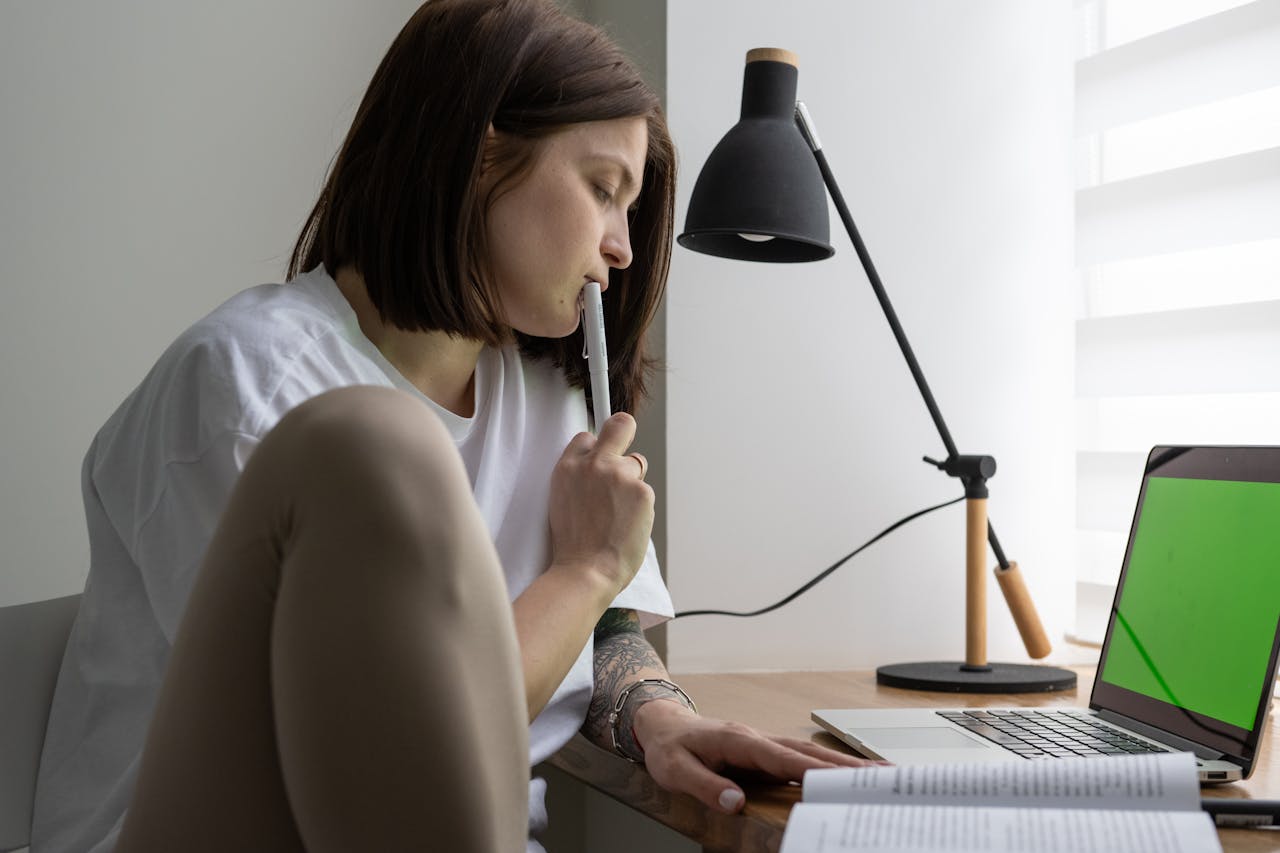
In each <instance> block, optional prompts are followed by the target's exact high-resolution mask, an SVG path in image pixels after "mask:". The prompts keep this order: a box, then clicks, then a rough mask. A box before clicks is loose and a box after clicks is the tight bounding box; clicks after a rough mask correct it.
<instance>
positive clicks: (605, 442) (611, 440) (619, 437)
mask: <svg viewBox="0 0 1280 853" xmlns="http://www.w3.org/2000/svg"><path fill="white" fill-rule="evenodd" d="M635 437H636V419H635V418H633V417H631V415H629V414H627V413H626V412H618V413H617V414H616V415H611V416H610V417H609V419H608V420H607V421H605V422H604V425H603V426H601V427H600V432H599V434H598V435H597V436H596V447H597V448H599V449H600V450H603V451H606V452H608V453H614V454H616V455H618V456H621V455H623V454H624V453H626V452H627V448H628V447H630V446H631V442H632V441H633V440H634V439H635Z"/></svg>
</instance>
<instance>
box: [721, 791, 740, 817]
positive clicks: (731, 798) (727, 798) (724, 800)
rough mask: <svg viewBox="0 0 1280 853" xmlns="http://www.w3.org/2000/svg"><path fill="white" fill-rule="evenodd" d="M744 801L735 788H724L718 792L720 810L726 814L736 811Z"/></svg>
mask: <svg viewBox="0 0 1280 853" xmlns="http://www.w3.org/2000/svg"><path fill="white" fill-rule="evenodd" d="M744 799H746V798H745V797H744V796H743V794H742V792H741V791H739V790H738V789H737V788H725V789H724V790H723V791H721V792H720V808H722V809H724V810H725V811H727V812H732V811H737V809H738V806H740V805H742V801H743V800H744Z"/></svg>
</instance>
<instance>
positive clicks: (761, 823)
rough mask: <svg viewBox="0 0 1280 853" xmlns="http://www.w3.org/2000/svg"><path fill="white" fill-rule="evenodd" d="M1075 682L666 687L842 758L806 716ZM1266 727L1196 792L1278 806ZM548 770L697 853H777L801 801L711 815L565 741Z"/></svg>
mask: <svg viewBox="0 0 1280 853" xmlns="http://www.w3.org/2000/svg"><path fill="white" fill-rule="evenodd" d="M1071 669H1073V670H1075V671H1076V672H1077V673H1078V675H1079V679H1080V681H1079V686H1078V687H1077V688H1076V690H1074V691H1069V692H1062V693H1039V694H1022V695H1012V696H1009V695H990V696H984V695H977V694H941V693H920V692H916V691H911V690H899V689H896V688H892V687H880V686H878V685H877V684H876V683H875V673H872V672H779V673H758V674H742V675H678V676H675V680H676V681H677V682H678V683H679V684H680V685H681V686H682V687H684V688H685V689H686V690H687V691H689V694H690V695H692V696H693V697H694V699H695V700H696V701H697V703H698V710H699V711H701V712H702V713H703V714H705V715H706V716H709V717H720V718H722V719H729V720H738V721H740V722H743V723H747V724H748V725H751V726H755V727H756V728H759V729H762V730H764V731H768V732H772V733H774V734H779V735H786V736H790V737H799V738H809V739H811V740H813V741H815V742H817V743H821V744H823V745H824V746H830V747H833V748H835V749H847V747H845V746H844V745H843V744H842V743H841V742H840V741H838V740H836V739H835V738H834V737H831V736H830V735H829V734H827V733H826V732H824V731H822V730H821V729H820V728H819V727H818V726H817V725H816V724H814V723H812V722H810V720H809V711H810V710H812V709H814V708H840V707H866V708H876V707H880V708H892V707H912V706H925V707H928V706H933V707H941V706H944V705H954V706H957V707H974V708H980V707H984V706H1000V705H1005V706H1010V707H1019V706H1028V707H1030V706H1036V707H1040V706H1085V705H1087V704H1088V700H1089V691H1090V688H1091V687H1092V684H1093V667H1071ZM1275 725H1276V723H1275V721H1274V719H1273V720H1272V721H1271V722H1269V723H1268V728H1267V732H1266V734H1265V735H1264V738H1263V744H1262V746H1263V751H1262V756H1261V759H1260V760H1259V762H1258V764H1257V766H1256V768H1255V769H1254V772H1253V776H1252V777H1251V778H1250V779H1247V780H1245V781H1244V782H1236V783H1234V784H1231V785H1224V786H1219V787H1217V788H1205V789H1203V790H1204V791H1205V794H1206V796H1222V797H1245V798H1254V799H1261V798H1275V799H1280V766H1278V765H1277V762H1276V761H1273V760H1272V755H1271V751H1272V750H1271V743H1273V742H1274V739H1275V737H1274V736H1275V732H1274V731H1273V729H1274V728H1275ZM551 764H553V765H554V766H556V767H558V768H559V769H560V770H562V771H564V772H565V773H567V774H569V775H570V776H572V777H574V778H576V779H578V780H580V781H582V782H584V783H586V784H587V785H590V786H591V787H593V788H595V789H597V790H599V791H602V792H604V793H606V794H608V795H610V796H612V797H613V798H615V799H617V800H619V801H620V802H622V803H624V804H626V805H628V806H630V807H631V808H633V809H636V810H637V811H640V812H642V813H643V814H645V815H647V816H649V817H651V818H653V819H654V820H656V821H659V822H661V823H663V824H665V825H666V826H669V827H671V828H672V829H674V830H676V831H677V832H679V833H681V834H682V835H684V836H686V837H687V838H690V839H692V840H694V841H696V842H698V843H699V844H701V845H702V846H703V849H704V850H706V851H740V853H776V851H777V849H778V845H779V844H780V843H781V841H782V830H783V827H784V826H785V825H786V822H787V815H788V814H789V813H790V811H791V807H792V806H793V805H794V804H795V803H797V802H799V800H800V789H799V788H798V787H796V786H793V785H772V786H759V785H757V786H751V785H746V786H744V788H745V790H746V792H747V805H746V807H745V808H744V810H743V812H742V813H741V814H738V815H723V814H720V813H718V812H714V811H712V810H710V809H708V808H706V807H704V806H703V805H702V804H701V803H699V802H698V801H696V800H694V799H693V798H692V797H687V796H677V795H672V794H670V793H668V792H666V791H664V790H662V789H661V788H659V787H658V786H657V785H656V784H655V783H654V781H653V779H652V778H651V777H650V776H649V774H648V773H646V772H645V770H644V768H642V767H638V766H636V765H633V764H630V763H628V762H627V761H624V760H623V759H621V758H619V757H618V756H616V755H614V754H613V753H611V752H606V751H604V750H602V749H600V748H598V747H596V746H595V745H593V744H591V743H589V742H588V741H586V740H585V739H584V738H582V737H581V736H578V737H576V738H574V740H573V741H571V742H570V743H569V744H568V745H567V746H565V748H564V749H562V750H561V751H560V752H559V753H557V754H556V755H555V756H554V757H553V758H552V759H551ZM1219 837H1220V838H1221V839H1222V846H1223V849H1224V850H1226V851H1228V853H1236V851H1239V853H1246V852H1247V853H1255V851H1277V850H1280V832H1273V831H1268V830H1243V829H1225V830H1219Z"/></svg>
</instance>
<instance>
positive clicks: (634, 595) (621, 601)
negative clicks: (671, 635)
mask: <svg viewBox="0 0 1280 853" xmlns="http://www.w3.org/2000/svg"><path fill="white" fill-rule="evenodd" d="M609 606H610V607H617V608H620V609H627V610H635V611H636V612H637V614H639V616H640V627H641V628H646V629H647V628H652V627H653V626H654V625H658V624H661V623H663V622H665V621H667V620H668V619H670V618H671V617H672V616H674V615H675V608H674V607H673V606H672V604H671V593H670V592H669V591H668V590H667V585H666V583H665V582H664V581H663V580H662V573H661V572H660V571H659V570H658V554H657V552H656V551H655V550H654V548H653V540H652V539H651V540H649V550H648V551H647V552H646V553H645V556H644V562H643V563H641V564H640V571H638V572H636V576H635V577H634V578H632V579H631V583H630V584H628V585H627V588H626V589H624V590H623V591H622V592H621V593H619V595H618V597H617V598H615V599H614V600H613V604H611V605H609Z"/></svg>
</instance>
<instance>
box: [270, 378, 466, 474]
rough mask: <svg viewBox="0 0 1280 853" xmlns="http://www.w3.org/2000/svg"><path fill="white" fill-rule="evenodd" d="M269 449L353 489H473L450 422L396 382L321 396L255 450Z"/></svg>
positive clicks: (290, 416)
mask: <svg viewBox="0 0 1280 853" xmlns="http://www.w3.org/2000/svg"><path fill="white" fill-rule="evenodd" d="M263 453H265V454H266V455H275V456H277V457H282V458H283V459H284V460H286V461H285V463H284V464H286V465H288V466H291V467H293V468H295V469H301V472H299V471H296V470H295V472H294V473H295V474H299V473H302V472H305V476H304V479H306V480H308V481H312V482H313V483H314V481H315V480H316V479H317V478H321V479H324V478H325V477H326V475H330V476H329V479H332V478H335V477H336V478H338V479H339V480H340V481H342V483H341V485H342V486H344V487H345V488H353V487H360V486H362V485H363V486H370V485H373V484H376V483H379V482H383V481H386V480H387V479H388V478H390V479H393V480H399V479H404V478H409V479H410V480H413V481H419V482H432V483H435V484H437V486H439V485H440V484H442V483H444V484H450V483H452V484H454V485H458V486H462V487H465V489H466V491H467V493H468V494H469V493H470V482H469V481H468V480H467V477H466V471H465V469H464V468H463V466H462V460H461V457H460V456H459V455H458V450H457V447H456V446H455V445H454V442H453V438H452V436H451V435H450V434H449V431H448V428H447V427H446V426H445V425H444V423H443V422H442V421H441V420H440V417H439V416H438V415H437V414H436V413H435V412H434V411H432V409H431V408H430V407H429V406H428V405H427V404H426V403H424V402H423V401H422V400H419V399H416V398H414V397H413V396H411V395H409V394H407V393H405V392H403V391H399V390H396V389H394V388H385V387H379V386H364V385H361V386H351V387H348V388H339V389H336V390H333V391H327V392H325V393H323V394H320V395H318V396H316V397H313V398H311V399H310V400H307V401H306V402H304V403H302V404H300V405H298V406H297V407H295V408H294V409H292V410H291V411H290V412H289V413H288V414H286V415H285V416H284V417H283V418H282V419H281V420H280V422H279V423H278V424H277V425H276V427H275V428H274V429H272V430H271V432H270V433H268V435H267V437H266V438H265V439H264V440H263V442H262V445H261V446H260V447H259V448H258V450H257V451H256V452H255V454H254V456H255V457H256V456H257V455H259V454H263ZM284 476H288V474H284Z"/></svg>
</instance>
